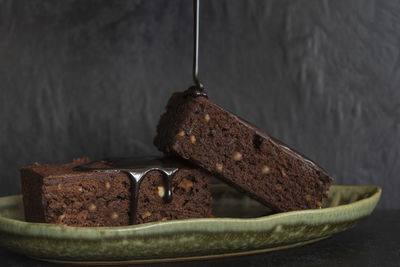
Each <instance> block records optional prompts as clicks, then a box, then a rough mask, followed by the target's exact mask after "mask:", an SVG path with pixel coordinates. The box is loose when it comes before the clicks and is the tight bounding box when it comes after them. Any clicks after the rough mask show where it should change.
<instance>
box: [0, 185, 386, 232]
mask: <svg viewBox="0 0 400 267" xmlns="http://www.w3.org/2000/svg"><path fill="white" fill-rule="evenodd" d="M220 185H221V186H225V185H224V184H220ZM220 185H217V187H218V186H220ZM332 187H335V188H337V189H340V188H370V189H375V190H374V193H372V195H371V196H369V197H367V198H364V199H361V200H357V201H354V202H352V203H349V204H345V205H339V206H335V207H329V208H324V209H309V210H298V211H289V212H282V213H276V214H271V215H266V216H261V217H256V218H195V219H185V220H171V221H165V222H150V223H144V224H139V225H127V226H112V227H109V226H108V227H107V226H100V227H76V226H67V225H57V224H50V223H32V222H26V221H21V220H17V219H11V218H6V217H3V216H0V231H4V230H6V232H8V233H13V234H19V233H20V232H19V231H18V230H16V229H15V228H17V229H22V228H23V229H24V235H29V236H40V232H39V233H38V231H37V230H38V229H40V228H46V232H47V234H46V236H49V237H50V236H51V237H53V238H68V239H70V240H73V239H82V233H84V234H86V235H87V236H85V239H87V240H90V239H97V238H99V237H102V238H107V237H110V238H111V237H115V234H118V233H121V232H123V233H124V235H127V234H132V235H140V236H142V234H144V235H143V236H145V235H146V234H155V233H158V232H163V231H164V229H163V228H165V227H164V226H167V225H169V226H171V225H172V226H174V225H180V226H187V225H191V226H192V227H193V226H195V227H196V228H197V229H198V230H199V231H201V230H200V229H201V227H199V226H201V225H204V224H218V223H221V222H224V223H226V222H232V223H234V224H236V223H239V224H244V223H246V224H248V223H251V224H255V226H257V224H259V225H262V223H263V222H264V221H269V222H270V221H274V220H280V219H283V218H285V217H288V216H302V215H306V214H308V215H317V216H320V217H323V215H325V214H326V215H329V214H330V213H332V212H336V211H337V210H339V211H342V210H348V209H353V210H354V209H356V208H357V207H361V206H363V205H367V204H368V203H370V202H376V203H375V204H374V205H373V207H372V208H371V210H370V211H367V212H364V217H365V216H368V215H369V214H370V213H371V212H372V211H373V210H374V208H375V206H376V204H377V203H378V201H379V198H380V196H381V193H382V188H381V187H380V186H376V185H332ZM21 198H22V195H12V196H6V197H0V207H1V205H2V204H3V202H5V201H6V200H8V201H16V200H17V199H21ZM360 217H361V216H360ZM9 225H12V227H11V229H10V227H7V226H9ZM225 226H226V224H225ZM235 228H237V227H233V228H230V229H225V230H226V231H234V232H241V231H242V230H240V229H235ZM239 228H240V227H239ZM182 229H185V228H182ZM262 229H263V230H264V229H265V226H264V227H262ZM60 230H62V231H60ZM192 230H193V228H192ZM257 230H260V229H255V231H257ZM206 231H207V232H212V229H207V230H206ZM219 231H220V229H219V227H216V228H215V232H219ZM60 232H65V233H66V234H65V235H63V236H57V233H60ZM182 232H185V231H182ZM51 233H55V234H56V236H54V235H51Z"/></svg>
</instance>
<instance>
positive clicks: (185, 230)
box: [0, 185, 381, 264]
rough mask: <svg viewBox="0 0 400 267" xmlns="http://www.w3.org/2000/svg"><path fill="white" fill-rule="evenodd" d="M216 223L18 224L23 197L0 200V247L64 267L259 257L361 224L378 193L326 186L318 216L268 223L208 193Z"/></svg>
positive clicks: (257, 207) (226, 196) (236, 201)
mask: <svg viewBox="0 0 400 267" xmlns="http://www.w3.org/2000/svg"><path fill="white" fill-rule="evenodd" d="M212 194H213V198H214V201H213V202H214V203H213V214H214V216H215V218H207V219H189V220H174V221H167V222H153V223H146V224H141V225H136V226H123V227H88V228H85V227H69V226H62V225H53V224H45V223H28V222H25V221H24V215H23V205H22V197H21V196H20V195H18V196H9V197H2V198H0V246H2V247H6V248H9V249H11V250H13V251H15V252H18V253H22V254H25V255H27V256H29V257H33V258H39V259H43V260H49V261H56V262H70V263H95V264H99V263H101V264H107V263H109V264H111V263H117V262H118V263H140V262H142V263H143V262H162V261H180V260H193V259H208V258H215V257H224V256H234V255H246V254H252V253H260V252H266V251H272V250H278V249H284V248H289V247H295V246H300V245H304V244H308V243H312V242H315V241H318V240H321V239H324V238H326V237H329V236H330V235H332V234H334V233H337V232H341V231H344V230H346V229H348V228H350V227H352V226H354V225H356V224H357V223H358V222H359V221H361V220H362V219H364V218H365V217H367V216H368V215H369V214H371V212H372V211H373V210H374V208H375V206H376V204H377V203H378V201H379V198H380V195H381V189H380V188H379V187H378V186H332V187H331V189H330V191H329V198H328V199H326V201H325V202H324V203H323V208H322V209H318V210H303V211H292V212H285V213H279V214H273V215H268V214H269V213H270V212H269V210H268V209H267V208H265V207H264V206H262V205H261V204H259V203H258V202H256V201H254V200H251V199H249V198H248V197H246V196H245V195H243V194H241V193H238V192H236V191H234V190H233V189H231V188H230V187H228V186H225V185H216V186H213V187H212Z"/></svg>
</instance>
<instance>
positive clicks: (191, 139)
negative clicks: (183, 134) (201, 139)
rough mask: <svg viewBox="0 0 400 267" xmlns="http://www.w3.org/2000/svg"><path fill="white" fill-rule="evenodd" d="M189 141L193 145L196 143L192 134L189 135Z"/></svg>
mask: <svg viewBox="0 0 400 267" xmlns="http://www.w3.org/2000/svg"><path fill="white" fill-rule="evenodd" d="M189 139H190V143H192V144H193V145H194V144H195V143H196V137H195V136H194V135H191V136H190V138H189Z"/></svg>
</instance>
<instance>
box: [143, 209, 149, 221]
mask: <svg viewBox="0 0 400 267" xmlns="http://www.w3.org/2000/svg"><path fill="white" fill-rule="evenodd" d="M150 216H151V212H149V211H146V212H145V213H144V214H143V215H142V218H143V219H146V218H147V217H150Z"/></svg>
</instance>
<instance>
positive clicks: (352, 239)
mask: <svg viewBox="0 0 400 267" xmlns="http://www.w3.org/2000/svg"><path fill="white" fill-rule="evenodd" d="M0 265H1V266H55V265H57V264H53V263H46V262H40V261H36V260H32V259H29V258H27V257H25V256H23V255H19V254H16V253H13V252H11V251H8V250H5V249H0ZM205 265H207V267H209V266H400V210H377V211H375V212H374V213H373V214H372V215H371V216H370V217H368V218H367V219H366V220H365V221H363V222H361V223H360V224H359V225H357V226H356V227H354V228H352V229H350V230H348V231H345V232H342V233H338V234H335V235H333V236H332V237H331V238H328V239H326V240H323V241H320V242H317V243H314V244H310V245H307V246H304V247H299V248H292V249H287V250H281V251H275V252H268V253H263V254H257V255H250V256H241V257H231V258H223V259H214V260H206V261H192V262H181V263H161V264H149V265H147V266H157V267H158V266H205Z"/></svg>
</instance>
